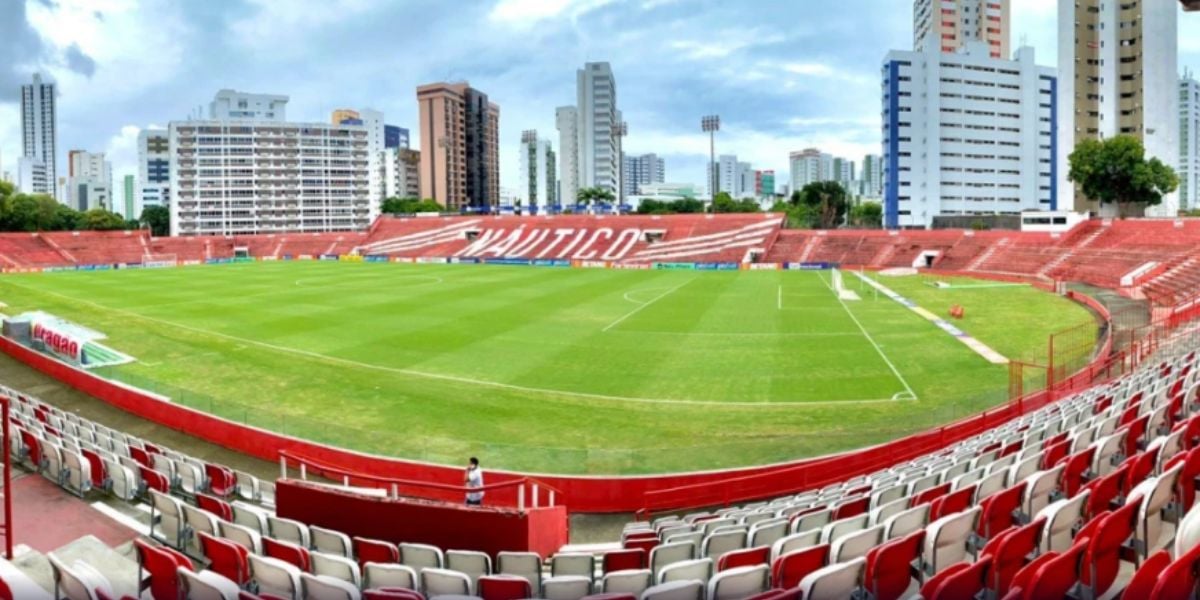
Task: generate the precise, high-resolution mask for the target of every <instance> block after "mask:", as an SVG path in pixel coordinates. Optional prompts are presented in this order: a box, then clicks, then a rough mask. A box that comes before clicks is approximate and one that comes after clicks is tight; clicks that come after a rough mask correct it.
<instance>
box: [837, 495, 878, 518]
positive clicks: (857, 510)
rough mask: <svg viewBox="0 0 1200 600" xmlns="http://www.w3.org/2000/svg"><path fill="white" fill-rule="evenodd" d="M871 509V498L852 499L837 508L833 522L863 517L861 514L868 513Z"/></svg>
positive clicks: (844, 501)
mask: <svg viewBox="0 0 1200 600" xmlns="http://www.w3.org/2000/svg"><path fill="white" fill-rule="evenodd" d="M870 508H871V497H870V496H860V497H858V498H851V499H849V500H843V501H842V503H841V504H838V505H837V507H836V508H835V509H834V510H833V520H835V521H836V520H838V519H847V518H850V517H857V516H858V515H861V514H863V513H865V512H867V511H868V510H870Z"/></svg>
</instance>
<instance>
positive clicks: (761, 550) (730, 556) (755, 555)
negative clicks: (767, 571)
mask: <svg viewBox="0 0 1200 600" xmlns="http://www.w3.org/2000/svg"><path fill="white" fill-rule="evenodd" d="M770 562H771V547H770V546H760V547H758V548H746V549H745V550H734V551H732V552H726V553H725V554H722V555H721V558H720V559H719V560H718V561H717V571H724V570H726V569H734V568H737V567H752V566H754V565H765V564H768V563H770Z"/></svg>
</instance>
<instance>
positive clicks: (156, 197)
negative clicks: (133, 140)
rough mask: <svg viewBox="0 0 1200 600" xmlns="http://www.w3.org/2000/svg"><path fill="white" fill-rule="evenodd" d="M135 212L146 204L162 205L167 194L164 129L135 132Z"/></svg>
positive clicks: (168, 164)
mask: <svg viewBox="0 0 1200 600" xmlns="http://www.w3.org/2000/svg"><path fill="white" fill-rule="evenodd" d="M137 181H138V187H137V194H135V200H136V206H135V207H134V210H135V211H136V212H137V214H139V215H140V214H142V211H143V210H145V209H146V207H147V206H166V205H167V202H168V201H169V200H170V197H171V189H170V188H171V142H170V137H169V136H168V135H167V130H166V129H154V128H146V129H143V130H142V131H141V132H139V133H138V175H137Z"/></svg>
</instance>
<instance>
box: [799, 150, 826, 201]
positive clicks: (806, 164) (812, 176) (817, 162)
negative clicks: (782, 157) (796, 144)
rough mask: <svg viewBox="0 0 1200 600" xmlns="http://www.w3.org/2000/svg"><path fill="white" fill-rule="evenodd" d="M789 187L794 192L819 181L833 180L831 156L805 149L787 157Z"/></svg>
mask: <svg viewBox="0 0 1200 600" xmlns="http://www.w3.org/2000/svg"><path fill="white" fill-rule="evenodd" d="M788 163H789V166H790V171H791V172H790V179H791V185H790V186H789V187H790V188H791V189H792V190H794V191H799V190H802V189H804V186H806V185H808V184H810V183H816V182H819V181H830V180H831V179H833V155H831V154H826V153H824V152H821V151H820V150H818V149H816V148H806V149H804V150H800V151H798V152H792V153H791V154H789V155H788Z"/></svg>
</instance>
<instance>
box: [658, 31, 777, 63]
mask: <svg viewBox="0 0 1200 600" xmlns="http://www.w3.org/2000/svg"><path fill="white" fill-rule="evenodd" d="M785 39H787V38H786V37H784V36H783V35H782V34H779V33H766V32H762V31H759V30H751V31H748V32H745V31H733V30H726V31H719V32H716V33H714V34H713V35H710V36H705V37H704V38H702V39H699V40H676V41H673V42H671V43H670V45H669V47H670V48H671V49H672V50H675V51H677V52H681V53H683V55H684V57H685V58H688V59H691V60H708V59H713V58H725V57H727V56H729V55H731V54H733V53H735V52H739V51H742V50H747V49H750V48H754V47H757V46H766V45H768V44H777V43H779V42H782V41H784V40H785Z"/></svg>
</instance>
